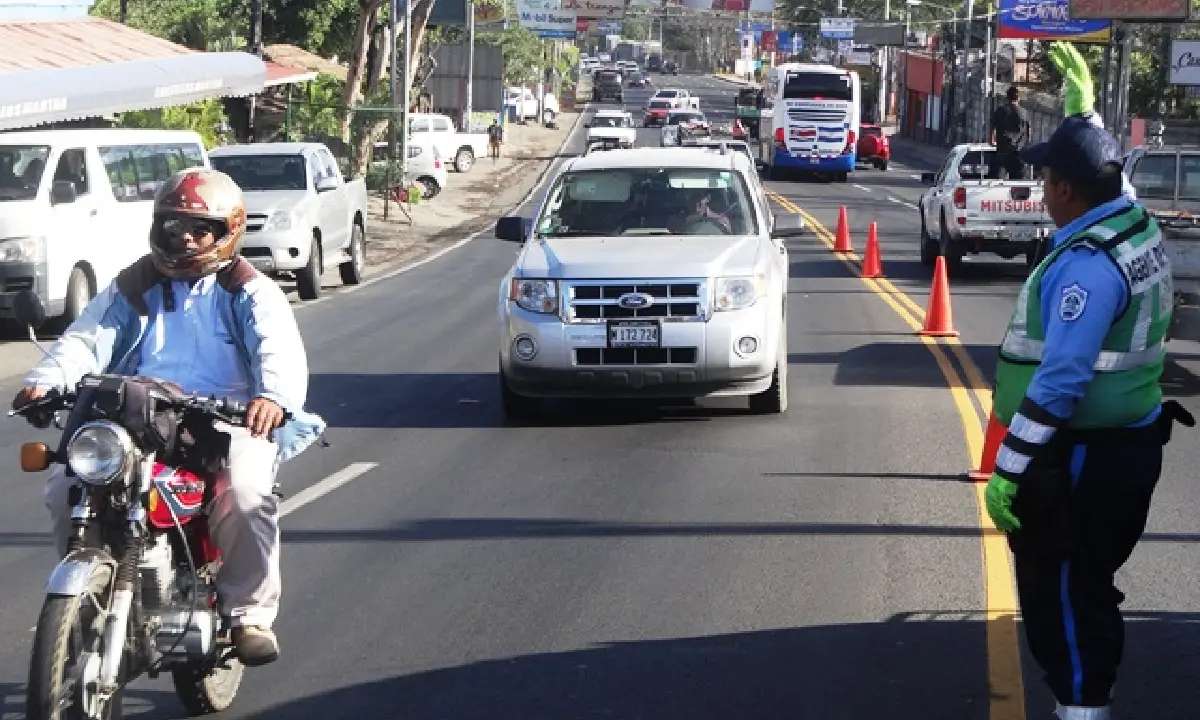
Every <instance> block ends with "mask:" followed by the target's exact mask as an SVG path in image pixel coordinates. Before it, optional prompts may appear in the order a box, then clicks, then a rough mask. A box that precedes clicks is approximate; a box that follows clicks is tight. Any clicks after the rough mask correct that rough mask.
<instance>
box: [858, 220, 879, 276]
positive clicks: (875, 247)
mask: <svg viewBox="0 0 1200 720" xmlns="http://www.w3.org/2000/svg"><path fill="white" fill-rule="evenodd" d="M862 276H863V277H865V278H881V277H883V258H882V257H880V254H879V235H878V231H877V229H876V227H875V223H871V224H870V225H869V226H868V228H867V254H866V256H865V257H863V265H862Z"/></svg>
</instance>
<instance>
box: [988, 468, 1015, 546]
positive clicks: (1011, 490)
mask: <svg viewBox="0 0 1200 720" xmlns="http://www.w3.org/2000/svg"><path fill="white" fill-rule="evenodd" d="M1016 496H1017V484H1016V483H1015V482H1012V481H1011V480H1005V479H1004V478H1002V477H1000V476H999V475H997V474H996V473H992V477H991V478H990V479H989V480H988V484H987V491H986V492H985V493H984V505H985V506H986V507H987V511H988V515H990V516H991V517H992V522H994V523H996V527H998V528H1000V529H1001V530H1003V531H1004V532H1006V533H1010V532H1012V531H1013V530H1020V529H1021V521H1020V520H1018V519H1017V516H1016V515H1013V512H1012V503H1013V498H1015V497H1016Z"/></svg>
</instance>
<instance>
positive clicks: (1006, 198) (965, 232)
mask: <svg viewBox="0 0 1200 720" xmlns="http://www.w3.org/2000/svg"><path fill="white" fill-rule="evenodd" d="M995 162H996V148H994V147H992V146H991V145H977V144H963V145H957V146H955V147H954V148H953V149H952V150H950V153H949V154H948V155H947V156H946V159H945V161H943V163H942V167H941V168H940V169H939V170H938V171H937V172H936V173H924V174H922V175H921V181H922V182H924V183H925V184H926V185H929V186H930V188H929V189H928V190H926V191H925V193H924V194H923V195H921V198H920V200H918V201H917V206H918V209H919V212H920V213H921V262H922V263H924V264H925V265H927V266H929V267H933V264H934V262H935V261H936V260H937V256H938V255H939V254H941V255H944V256H945V258H946V266H947V267H946V269H947V271H948V272H950V273H953V272H954V271H955V270H957V269H958V266H959V265H960V264H961V263H962V259H963V256H964V255H967V254H972V255H978V254H980V253H995V254H996V255H999V256H1000V257H1002V258H1004V259H1006V260H1009V259H1012V258H1015V257H1017V256H1018V255H1024V256H1025V262H1026V264H1027V265H1028V266H1029V267H1031V268H1032V267H1033V266H1034V265H1035V264H1037V261H1038V260H1040V259H1041V252H1040V251H1041V248H1042V243H1041V240H1042V239H1043V238H1046V237H1049V236H1050V235H1052V234H1053V233H1054V222H1053V221H1052V220H1051V219H1050V216H1049V215H1048V214H1046V206H1045V205H1044V204H1043V203H1042V181H1041V180H989V179H987V175H988V170H989V169H990V168H991V167H992V166H993V164H994V163H995Z"/></svg>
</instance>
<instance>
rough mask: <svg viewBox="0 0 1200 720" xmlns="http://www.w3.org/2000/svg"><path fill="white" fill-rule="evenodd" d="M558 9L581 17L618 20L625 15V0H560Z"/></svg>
mask: <svg viewBox="0 0 1200 720" xmlns="http://www.w3.org/2000/svg"><path fill="white" fill-rule="evenodd" d="M560 9H561V10H563V11H565V12H574V13H575V15H576V16H577V17H581V18H588V19H595V20H620V19H621V18H623V17H625V0H562V5H561V6H560Z"/></svg>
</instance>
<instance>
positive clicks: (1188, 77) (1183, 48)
mask: <svg viewBox="0 0 1200 720" xmlns="http://www.w3.org/2000/svg"><path fill="white" fill-rule="evenodd" d="M1171 84H1172V85H1191V86H1193V87H1194V86H1197V85H1200V42H1196V41H1195V40H1172V41H1171Z"/></svg>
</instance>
